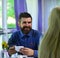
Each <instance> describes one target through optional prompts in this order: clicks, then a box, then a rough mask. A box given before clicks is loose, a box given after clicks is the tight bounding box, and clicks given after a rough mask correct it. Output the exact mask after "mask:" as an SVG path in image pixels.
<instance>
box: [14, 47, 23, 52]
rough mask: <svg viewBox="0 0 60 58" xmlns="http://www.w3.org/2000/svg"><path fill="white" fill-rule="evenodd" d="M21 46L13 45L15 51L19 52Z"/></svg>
mask: <svg viewBox="0 0 60 58" xmlns="http://www.w3.org/2000/svg"><path fill="white" fill-rule="evenodd" d="M21 48H24V46H15V50H16V51H17V52H19V50H20V49H21Z"/></svg>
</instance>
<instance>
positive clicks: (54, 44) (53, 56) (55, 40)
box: [38, 7, 60, 58]
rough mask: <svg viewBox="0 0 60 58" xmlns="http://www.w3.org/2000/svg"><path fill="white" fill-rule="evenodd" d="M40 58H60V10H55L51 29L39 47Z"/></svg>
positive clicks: (52, 15) (50, 22) (51, 17)
mask: <svg viewBox="0 0 60 58" xmlns="http://www.w3.org/2000/svg"><path fill="white" fill-rule="evenodd" d="M38 58H60V8H59V7H56V8H53V10H52V11H51V14H50V16H49V28H48V30H47V32H46V34H45V35H44V37H43V40H42V43H41V46H39V51H38Z"/></svg>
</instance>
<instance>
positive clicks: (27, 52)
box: [20, 48, 34, 56]
mask: <svg viewBox="0 0 60 58" xmlns="http://www.w3.org/2000/svg"><path fill="white" fill-rule="evenodd" d="M20 53H22V54H24V55H27V56H33V55H34V50H32V49H30V48H21V49H20Z"/></svg>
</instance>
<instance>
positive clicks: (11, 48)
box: [8, 46, 16, 55]
mask: <svg viewBox="0 0 60 58" xmlns="http://www.w3.org/2000/svg"><path fill="white" fill-rule="evenodd" d="M14 53H16V51H15V47H14V46H13V47H10V48H9V50H8V54H9V55H12V54H14Z"/></svg>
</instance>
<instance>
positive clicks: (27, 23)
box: [19, 17, 32, 34]
mask: <svg viewBox="0 0 60 58" xmlns="http://www.w3.org/2000/svg"><path fill="white" fill-rule="evenodd" d="M19 26H20V28H21V30H22V32H23V33H24V34H28V33H29V32H30V30H31V29H32V19H31V18H30V17H29V18H21V22H19Z"/></svg>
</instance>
